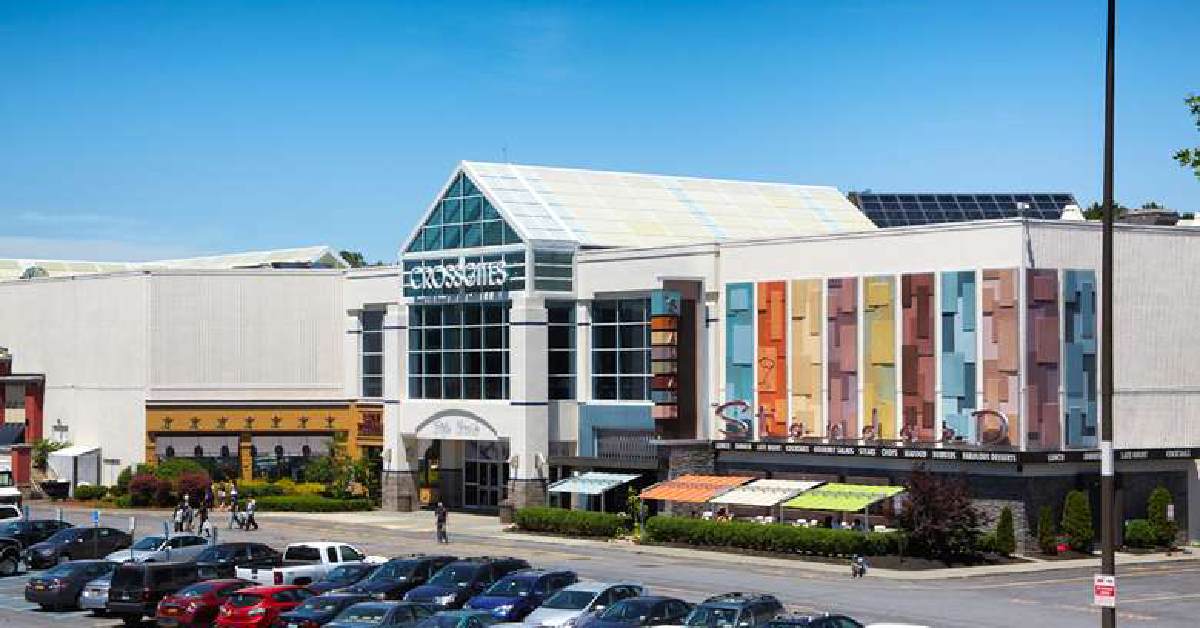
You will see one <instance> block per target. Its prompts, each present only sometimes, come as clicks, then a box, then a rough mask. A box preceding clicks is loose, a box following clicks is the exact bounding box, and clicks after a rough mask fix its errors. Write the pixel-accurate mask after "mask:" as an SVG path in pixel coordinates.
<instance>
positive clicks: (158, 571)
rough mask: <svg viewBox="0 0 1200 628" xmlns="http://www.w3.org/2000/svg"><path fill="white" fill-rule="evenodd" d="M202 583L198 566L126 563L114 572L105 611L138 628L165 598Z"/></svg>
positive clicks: (190, 564) (189, 564)
mask: <svg viewBox="0 0 1200 628" xmlns="http://www.w3.org/2000/svg"><path fill="white" fill-rule="evenodd" d="M199 580H200V577H199V575H198V574H197V572H196V564H195V563H125V564H123V565H121V566H120V567H117V570H116V571H114V572H113V576H112V583H111V584H110V585H109V587H108V603H107V604H106V605H105V610H107V611H108V612H109V613H112V614H113V615H116V616H118V617H120V618H121V619H122V620H124V621H125V624H126V625H137V624H139V623H141V621H142V617H144V616H149V617H154V612H155V610H156V608H157V607H158V603H159V602H160V601H161V600H162V599H163V598H164V597H166V596H167V595H170V594H172V593H175V592H176V591H179V590H180V589H182V588H184V587H186V586H188V585H190V584H194V583H196V582H198V581H199Z"/></svg>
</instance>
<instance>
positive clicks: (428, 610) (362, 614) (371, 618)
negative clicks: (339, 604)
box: [325, 602, 437, 628]
mask: <svg viewBox="0 0 1200 628" xmlns="http://www.w3.org/2000/svg"><path fill="white" fill-rule="evenodd" d="M435 613H437V608H436V607H433V606H429V605H427V604H412V603H410V602H360V603H358V604H355V605H354V606H351V607H349V608H347V609H346V610H344V611H342V612H341V613H339V614H338V616H337V618H336V619H334V620H333V621H331V622H329V623H328V624H325V625H326V626H327V627H328V628H372V627H375V626H378V627H379V628H401V627H403V628H413V627H415V626H416V625H417V622H419V621H421V620H423V619H425V618H427V617H432V616H433V615H434V614H435Z"/></svg>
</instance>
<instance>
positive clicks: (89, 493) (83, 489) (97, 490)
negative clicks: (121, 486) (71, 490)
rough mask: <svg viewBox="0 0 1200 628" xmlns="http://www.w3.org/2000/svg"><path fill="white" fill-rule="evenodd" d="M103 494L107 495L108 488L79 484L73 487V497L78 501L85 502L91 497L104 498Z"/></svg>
mask: <svg viewBox="0 0 1200 628" xmlns="http://www.w3.org/2000/svg"><path fill="white" fill-rule="evenodd" d="M105 495H108V488H107V487H104V486H93V485H91V484H80V485H78V486H76V487H75V499H78V500H80V501H85V502H86V501H91V500H93V499H104V496H105Z"/></svg>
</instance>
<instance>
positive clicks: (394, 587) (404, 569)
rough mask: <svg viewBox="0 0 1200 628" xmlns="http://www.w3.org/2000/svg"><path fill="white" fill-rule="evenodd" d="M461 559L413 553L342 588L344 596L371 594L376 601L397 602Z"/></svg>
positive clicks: (394, 560) (395, 559)
mask: <svg viewBox="0 0 1200 628" xmlns="http://www.w3.org/2000/svg"><path fill="white" fill-rule="evenodd" d="M456 560H458V559H457V558H455V557H453V556H425V555H423V554H413V555H412V556H406V557H403V558H393V559H391V560H389V561H387V562H386V563H384V564H382V565H380V566H379V569H376V570H375V573H372V574H371V575H369V576H367V577H366V578H364V579H362V580H359V581H358V582H357V583H355V584H353V585H351V586H349V587H346V588H345V589H342V592H344V593H359V594H362V595H369V596H371V597H373V598H375V599H377V600H398V599H400V598H402V597H404V594H405V593H408V592H409V591H411V590H412V589H415V588H416V587H419V586H421V585H423V584H425V583H426V582H428V581H429V578H430V577H432V576H433V574H435V573H437V572H438V570H439V569H441V568H442V567H445V566H446V565H448V564H450V563H452V562H454V561H456Z"/></svg>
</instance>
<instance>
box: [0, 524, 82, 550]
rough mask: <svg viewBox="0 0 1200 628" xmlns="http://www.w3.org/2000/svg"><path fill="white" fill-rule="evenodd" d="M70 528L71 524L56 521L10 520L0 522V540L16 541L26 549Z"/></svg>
mask: <svg viewBox="0 0 1200 628" xmlns="http://www.w3.org/2000/svg"><path fill="white" fill-rule="evenodd" d="M70 527H72V526H71V524H69V523H67V522H66V521H59V520H58V519H29V520H25V519H10V520H4V521H3V522H0V538H8V539H16V540H18V541H20V542H21V545H22V546H23V547H28V546H30V545H33V544H34V543H41V542H42V541H45V540H46V539H48V538H50V537H51V536H54V533H55V532H58V531H59V530H65V529H67V528H70Z"/></svg>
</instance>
